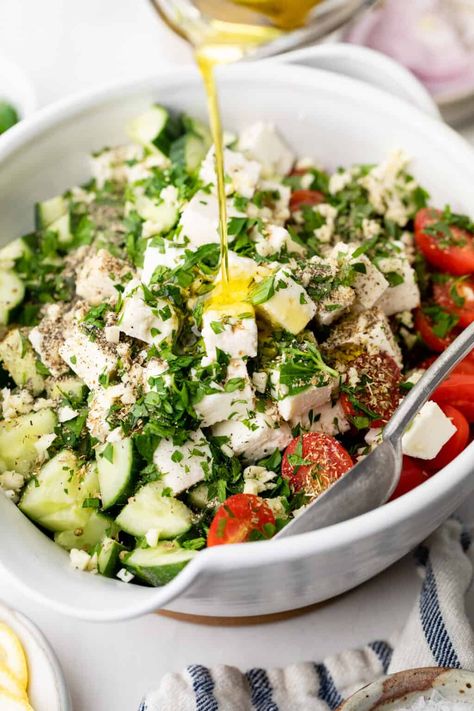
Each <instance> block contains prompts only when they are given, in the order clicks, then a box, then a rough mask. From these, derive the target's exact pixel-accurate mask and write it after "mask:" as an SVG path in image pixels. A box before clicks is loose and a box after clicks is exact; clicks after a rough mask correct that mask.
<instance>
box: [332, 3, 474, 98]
mask: <svg viewBox="0 0 474 711" xmlns="http://www.w3.org/2000/svg"><path fill="white" fill-rule="evenodd" d="M345 39H346V41H348V42H352V43H354V44H362V45H365V46H366V47H371V48H372V49H376V50H379V51H380V52H383V53H384V54H388V55H389V56H391V57H393V58H394V59H396V60H398V61H399V62H400V63H401V64H403V65H404V66H406V67H407V68H408V69H410V70H411V71H412V72H413V73H414V74H415V75H416V76H417V77H418V78H419V79H420V80H421V81H422V82H423V83H424V84H426V86H427V87H428V88H429V89H430V90H431V91H432V92H433V93H434V94H441V93H443V94H444V93H451V92H453V91H460V90H467V89H470V88H474V0H464V1H463V0H386V2H385V3H384V4H383V5H382V6H381V7H378V8H377V9H375V10H373V11H371V12H369V13H367V14H366V15H365V16H364V17H363V18H362V19H361V20H360V21H359V22H358V23H357V24H356V25H355V26H354V27H353V28H352V29H351V30H350V31H349V32H348V34H347V36H346V38H345Z"/></svg>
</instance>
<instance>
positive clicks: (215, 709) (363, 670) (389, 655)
mask: <svg viewBox="0 0 474 711" xmlns="http://www.w3.org/2000/svg"><path fill="white" fill-rule="evenodd" d="M470 542H471V540H470V535H469V534H468V532H467V530H466V529H465V528H464V527H463V526H462V524H461V523H460V522H459V521H457V520H455V519H450V520H449V521H447V522H446V523H445V524H444V525H443V526H442V527H441V528H440V529H438V531H436V532H435V533H434V534H433V535H432V536H431V537H430V538H429V539H428V540H427V541H426V542H425V543H423V544H422V545H420V546H419V547H418V548H417V550H416V552H415V560H416V564H417V569H418V571H419V572H420V574H421V577H422V583H421V587H420V592H419V594H418V598H417V601H416V604H415V606H414V608H413V610H412V612H411V614H410V616H409V618H408V621H407V623H406V626H405V628H404V629H403V630H402V631H401V633H400V634H399V635H398V636H397V638H396V639H394V640H391V641H390V642H383V641H375V642H371V643H370V644H368V645H367V646H366V647H364V648H363V649H359V650H350V651H345V652H342V653H340V654H337V655H336V656H333V657H330V658H327V659H326V660H325V661H324V662H323V663H319V664H318V663H313V662H307V663H303V664H294V665H292V666H289V667H285V668H284V669H270V670H266V669H250V671H247V672H245V673H242V672H240V671H239V670H238V669H236V668H235V667H229V666H218V667H215V668H213V669H208V668H207V667H204V666H202V665H199V664H193V665H191V666H189V667H188V668H187V669H186V670H185V671H183V672H182V673H179V674H168V675H166V676H165V677H164V678H163V680H162V681H161V684H160V686H159V688H158V689H157V690H155V691H152V692H151V693H149V694H148V695H147V696H146V698H145V699H144V700H143V702H142V704H141V706H140V710H139V711H332V710H333V709H335V708H337V706H338V705H339V704H340V703H341V701H342V700H343V699H345V698H347V697H348V696H350V695H351V694H352V693H354V692H355V691H356V690H357V689H359V688H361V687H362V686H364V685H365V684H368V683H369V682H371V681H375V680H376V679H378V678H380V677H381V676H383V675H385V674H387V673H392V672H396V671H400V670H402V669H411V668H413V667H423V666H447V667H456V668H460V667H462V668H464V669H471V670H474V634H473V630H472V628H471V626H470V623H469V621H468V619H467V616H466V612H465V604H464V600H465V594H466V591H467V589H468V587H469V585H470V583H471V578H472V573H473V560H472V558H471V553H470Z"/></svg>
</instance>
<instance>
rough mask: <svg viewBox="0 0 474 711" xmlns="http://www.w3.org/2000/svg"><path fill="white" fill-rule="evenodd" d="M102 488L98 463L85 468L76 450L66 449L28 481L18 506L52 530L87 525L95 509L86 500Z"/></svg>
mask: <svg viewBox="0 0 474 711" xmlns="http://www.w3.org/2000/svg"><path fill="white" fill-rule="evenodd" d="M98 488H99V482H98V479H97V469H96V467H95V465H93V466H89V467H87V468H86V469H85V471H84V467H82V466H81V464H80V462H79V460H78V458H77V457H76V455H75V454H74V452H71V451H70V450H68V449H63V450H62V451H61V452H59V453H58V454H57V455H56V456H55V457H53V459H51V460H50V461H49V462H47V463H46V464H45V465H44V466H43V467H42V468H41V469H40V470H39V472H38V475H37V476H36V477H35V478H34V479H32V480H31V481H30V482H29V483H28V484H27V486H26V489H25V490H24V492H23V496H22V497H21V499H20V502H19V504H18V506H19V508H20V509H21V510H22V511H23V513H24V514H26V515H27V516H28V517H29V518H31V519H32V520H33V521H35V523H37V524H38V525H39V526H42V527H43V528H47V529H48V530H50V531H74V530H75V529H77V528H82V529H84V528H85V526H86V524H87V522H88V520H89V519H90V517H91V509H90V508H84V507H83V503H84V502H85V500H86V499H87V498H90V497H96V496H97V492H98Z"/></svg>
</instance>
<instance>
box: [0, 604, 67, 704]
mask: <svg viewBox="0 0 474 711" xmlns="http://www.w3.org/2000/svg"><path fill="white" fill-rule="evenodd" d="M0 622H5V623H6V624H7V625H8V626H9V627H11V628H12V630H13V631H14V632H15V633H16V634H17V635H18V637H19V639H20V641H21V643H22V645H23V648H24V650H25V654H26V658H27V662H28V674H29V684H28V695H29V698H30V703H31V705H32V706H33V708H34V710H35V711H72V705H71V699H70V697H69V692H68V689H67V686H66V682H65V680H64V676H63V672H62V669H61V666H60V664H59V661H58V659H57V657H56V655H55V653H54V652H53V649H52V647H51V645H50V644H49V642H48V640H47V639H46V637H45V636H44V635H43V633H42V632H40V630H39V629H38V627H36V625H34V624H33V622H32V621H31V620H30V619H29V618H28V617H26V616H25V615H23V614H22V613H21V612H18V611H16V610H11V609H9V608H8V607H5V606H4V605H2V604H1V603H0Z"/></svg>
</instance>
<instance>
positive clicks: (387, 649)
mask: <svg viewBox="0 0 474 711" xmlns="http://www.w3.org/2000/svg"><path fill="white" fill-rule="evenodd" d="M369 647H370V648H371V650H372V651H373V652H375V654H376V655H377V656H378V658H379V659H380V661H381V663H382V669H383V671H384V674H386V673H387V671H388V667H389V664H390V661H391V659H392V654H393V649H392V647H391V646H390V645H389V644H387V642H383V641H382V640H376V641H375V642H371V643H370V644H369Z"/></svg>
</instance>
